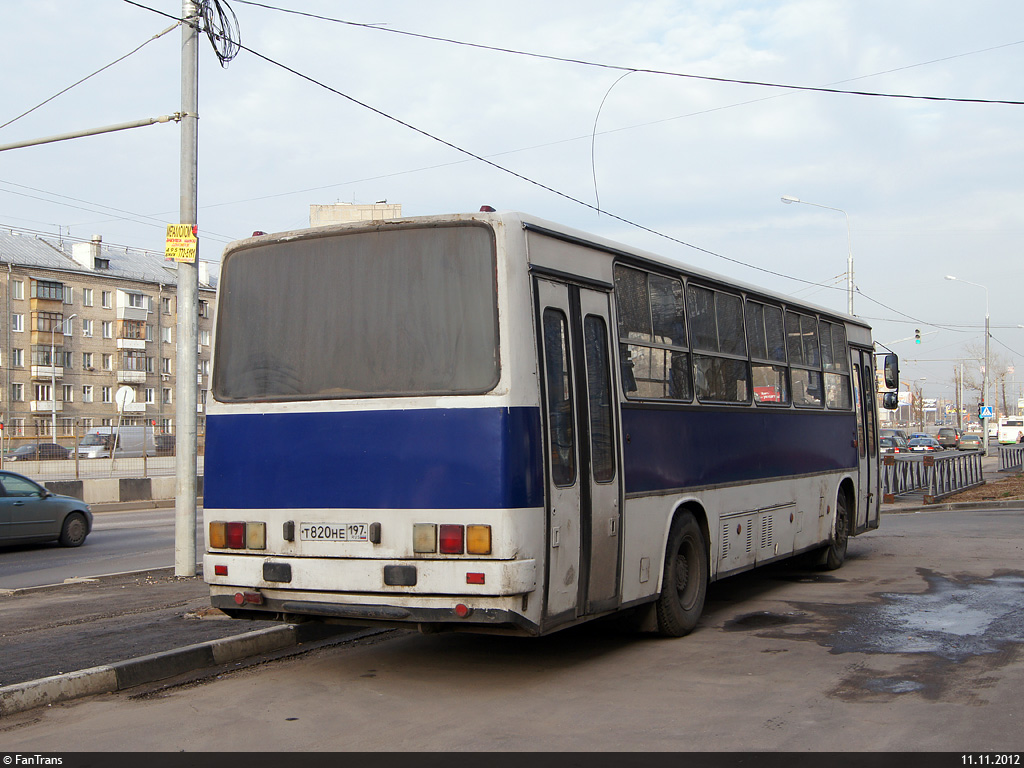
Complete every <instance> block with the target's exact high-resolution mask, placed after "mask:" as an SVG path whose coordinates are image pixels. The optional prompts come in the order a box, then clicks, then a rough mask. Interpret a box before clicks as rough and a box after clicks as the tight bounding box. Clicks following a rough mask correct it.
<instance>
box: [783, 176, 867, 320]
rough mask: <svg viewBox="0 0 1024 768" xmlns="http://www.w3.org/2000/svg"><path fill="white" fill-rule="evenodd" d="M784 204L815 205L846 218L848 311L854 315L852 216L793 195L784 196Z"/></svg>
mask: <svg viewBox="0 0 1024 768" xmlns="http://www.w3.org/2000/svg"><path fill="white" fill-rule="evenodd" d="M782 202H784V203H785V204H786V205H789V204H790V203H802V204H803V205H813V206H814V207H815V208H825V209H826V210H829V211H839V213H841V214H843V216H845V217H846V311H847V312H848V313H849V314H851V315H852V314H853V237H852V235H851V234H850V214H848V213H847V212H846V211H844V210H843V209H842V208H833V207H831V206H829V205H819V204H818V203H809V202H807V201H806V200H801V199H800V198H799V197H793V196H792V195H783V196H782Z"/></svg>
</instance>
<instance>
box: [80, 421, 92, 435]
mask: <svg viewBox="0 0 1024 768" xmlns="http://www.w3.org/2000/svg"><path fill="white" fill-rule="evenodd" d="M90 429H92V419H82V431H83V432H88V431H89V430H90Z"/></svg>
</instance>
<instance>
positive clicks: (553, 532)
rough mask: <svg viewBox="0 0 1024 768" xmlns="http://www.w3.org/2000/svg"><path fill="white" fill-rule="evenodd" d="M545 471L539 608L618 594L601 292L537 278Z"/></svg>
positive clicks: (584, 610)
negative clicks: (542, 589) (542, 581)
mask: <svg viewBox="0 0 1024 768" xmlns="http://www.w3.org/2000/svg"><path fill="white" fill-rule="evenodd" d="M535 288H536V290H535V294H536V297H537V316H538V328H539V329H540V343H539V344H538V348H539V349H540V354H541V358H542V359H541V365H540V369H541V371H542V387H543V398H544V421H545V424H544V427H545V436H544V444H545V455H546V464H547V466H546V470H547V480H546V482H547V526H548V530H547V537H548V557H547V574H546V580H545V583H546V603H545V615H546V616H547V617H549V618H551V619H554V620H555V621H556V622H557V621H558V620H571V619H572V618H574V617H576V616H581V615H586V614H591V613H597V612H600V611H603V610H608V609H610V608H614V607H616V606H617V605H618V602H619V588H618V585H619V572H620V567H621V566H620V551H621V548H620V546H619V542H620V540H621V535H620V530H619V526H620V523H621V512H620V507H619V496H620V490H619V485H620V480H619V478H620V476H621V473H620V470H619V466H618V464H619V462H618V456H619V452H618V449H617V445H618V443H617V439H616V435H617V432H618V408H617V407H616V404H617V400H616V398H615V396H614V393H615V389H614V384H613V376H614V366H612V364H611V359H612V347H611V321H610V310H609V306H610V304H609V294H608V293H606V292H603V291H598V290H592V289H590V288H583V287H580V286H576V285H569V284H566V283H556V282H552V281H549V280H544V279H540V278H538V279H537V280H536V282H535Z"/></svg>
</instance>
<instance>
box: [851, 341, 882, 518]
mask: <svg viewBox="0 0 1024 768" xmlns="http://www.w3.org/2000/svg"><path fill="white" fill-rule="evenodd" d="M850 351H851V354H852V355H853V376H852V377H851V378H852V379H853V402H854V408H855V409H856V412H857V470H858V471H857V477H858V480H857V512H856V519H855V520H854V533H860V532H861V531H864V530H866V529H868V528H877V527H878V516H879V502H880V501H881V499H880V497H879V476H878V470H879V467H878V407H877V403H876V400H877V396H876V394H875V390H876V389H877V386H876V384H875V357H874V354H873V353H872V352H865V351H862V350H857V349H851V350H850Z"/></svg>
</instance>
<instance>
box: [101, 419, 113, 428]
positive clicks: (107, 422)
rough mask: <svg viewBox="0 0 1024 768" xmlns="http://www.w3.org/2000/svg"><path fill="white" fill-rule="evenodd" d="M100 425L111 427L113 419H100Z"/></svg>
mask: <svg viewBox="0 0 1024 768" xmlns="http://www.w3.org/2000/svg"><path fill="white" fill-rule="evenodd" d="M100 426H101V427H112V426H114V420H113V419H100Z"/></svg>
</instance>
